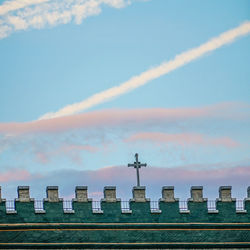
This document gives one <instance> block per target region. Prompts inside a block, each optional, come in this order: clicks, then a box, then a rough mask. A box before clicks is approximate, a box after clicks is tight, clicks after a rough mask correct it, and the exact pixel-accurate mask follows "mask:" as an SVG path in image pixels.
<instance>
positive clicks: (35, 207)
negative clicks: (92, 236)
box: [0, 186, 250, 223]
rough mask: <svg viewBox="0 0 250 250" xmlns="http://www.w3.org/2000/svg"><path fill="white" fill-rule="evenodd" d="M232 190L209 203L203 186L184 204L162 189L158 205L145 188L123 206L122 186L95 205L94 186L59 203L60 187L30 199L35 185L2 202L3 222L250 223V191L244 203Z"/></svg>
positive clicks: (170, 189)
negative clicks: (118, 194)
mask: <svg viewBox="0 0 250 250" xmlns="http://www.w3.org/2000/svg"><path fill="white" fill-rule="evenodd" d="M231 190H232V187H231V186H221V187H220V188H219V198H217V199H216V200H215V201H208V199H206V198H203V187H202V186H192V187H191V189H190V198H189V199H187V200H186V201H179V199H178V198H175V194H174V187H173V186H164V187H162V197H161V198H160V199H159V200H158V201H151V200H150V199H149V198H146V188H145V187H141V186H140V187H134V188H133V190H132V194H133V197H132V198H131V199H130V200H129V201H122V200H121V199H120V198H117V197H116V187H114V186H106V187H104V190H103V193H104V198H103V199H101V200H100V201H93V200H92V199H90V198H88V187H87V186H77V187H76V188H75V198H73V199H72V200H70V201H69V200H66V201H65V200H63V198H59V189H58V187H57V186H48V187H47V188H46V198H44V199H43V200H35V199H33V198H30V192H29V191H30V190H29V186H19V187H18V188H17V193H18V198H16V199H15V200H14V201H6V200H5V199H2V197H1V188H0V215H1V216H0V223H9V222H12V221H15V222H20V221H22V222H32V223H33V222H45V221H50V222H82V221H84V222H89V223H91V222H124V221H127V222H136V223H138V222H141V223H143V222H147V223H148V222H187V221H188V222H208V221H211V220H212V221H220V222H221V221H223V222H242V221H245V220H246V219H247V218H250V187H248V189H247V197H246V198H245V199H244V200H243V201H236V199H235V198H232V196H231Z"/></svg>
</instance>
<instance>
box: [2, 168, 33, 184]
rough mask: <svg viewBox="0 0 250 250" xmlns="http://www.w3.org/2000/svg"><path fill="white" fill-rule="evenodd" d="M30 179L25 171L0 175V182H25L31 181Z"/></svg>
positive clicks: (29, 175) (14, 171) (17, 170)
mask: <svg viewBox="0 0 250 250" xmlns="http://www.w3.org/2000/svg"><path fill="white" fill-rule="evenodd" d="M31 177H32V176H31V174H30V173H29V172H28V171H27V170H21V169H15V170H10V171H6V172H3V173H0V182H10V181H26V180H29V179H31Z"/></svg>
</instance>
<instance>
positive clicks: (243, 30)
mask: <svg viewBox="0 0 250 250" xmlns="http://www.w3.org/2000/svg"><path fill="white" fill-rule="evenodd" d="M248 33H250V22H249V21H248V22H245V23H243V24H241V25H240V26H238V27H237V28H234V29H231V30H229V31H226V32H224V33H222V34H220V35H219V36H217V37H215V38H212V39H210V40H209V41H208V42H206V43H204V44H202V45H200V46H199V47H196V48H193V49H190V50H188V51H186V52H183V53H181V54H179V55H177V56H176V57H175V58H174V59H173V60H170V61H168V62H164V63H162V64H160V65H159V66H157V67H154V68H152V69H149V70H147V71H145V72H143V73H141V74H140V75H137V76H134V77H132V78H131V79H129V80H128V81H126V82H124V83H122V84H120V85H118V86H115V87H112V88H110V89H107V90H105V91H102V92H99V93H97V94H94V95H93V96H91V97H89V98H87V99H85V100H83V101H81V102H78V103H74V104H71V105H67V106H66V107H64V108H62V109H60V110H58V111H56V112H50V113H46V114H44V115H43V116H41V117H40V118H39V119H50V118H55V117H61V116H66V115H72V114H76V113H79V112H81V111H83V110H86V109H88V108H91V107H93V106H95V105H97V104H100V103H104V102H106V101H109V100H111V99H112V98H115V97H118V96H120V95H123V94H125V93H127V92H129V91H132V90H133V89H136V88H138V87H141V86H143V85H145V84H146V83H148V82H149V81H152V80H154V79H156V78H159V77H161V76H163V75H165V74H168V73H170V72H171V71H173V70H175V69H178V68H180V67H182V66H184V65H185V64H188V63H190V62H192V61H194V60H196V59H198V58H200V57H201V56H204V55H205V54H207V53H209V52H211V51H214V50H216V49H218V48H220V47H222V46H223V45H226V44H228V43H231V42H233V41H234V40H235V39H237V38H239V37H241V36H244V35H247V34H248Z"/></svg>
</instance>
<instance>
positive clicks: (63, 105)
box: [0, 0, 250, 200]
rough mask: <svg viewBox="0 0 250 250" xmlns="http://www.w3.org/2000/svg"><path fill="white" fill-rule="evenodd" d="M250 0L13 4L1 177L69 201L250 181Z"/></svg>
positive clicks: (1, 98) (0, 9)
mask: <svg viewBox="0 0 250 250" xmlns="http://www.w3.org/2000/svg"><path fill="white" fill-rule="evenodd" d="M249 65H250V1H248V0H241V1H235V0H234V1H232V0H221V1H217V0H209V1H208V0H206V1H198V0H197V1H196V0H190V1H184V0H183V1H182V0H177V1H170V0H148V1H147V0H67V1H66V0H60V1H59V0H53V1H52V0H29V1H27V0H9V1H0V185H1V187H2V197H4V198H7V199H13V198H15V197H16V196H17V193H16V189H17V186H18V185H29V186H30V191H31V196H32V197H34V198H37V199H41V198H44V197H45V191H46V186H49V185H58V186H59V193H60V196H61V197H63V198H64V199H71V198H72V197H74V188H75V186H78V185H84V186H85V185H86V186H88V189H89V190H88V191H89V196H90V197H92V198H94V199H95V200H99V199H100V198H102V197H103V188H104V186H110V185H111V186H116V187H117V197H120V198H122V199H123V200H128V199H129V198H131V197H132V188H133V186H135V185H136V172H135V169H132V168H128V167H127V164H128V163H133V162H134V155H135V153H138V154H139V160H140V161H141V162H142V163H147V167H146V168H142V169H141V170H140V177H141V185H143V186H146V194H147V197H148V198H151V200H158V199H159V198H161V188H162V186H172V185H173V186H175V196H176V197H177V198H180V199H182V200H185V199H187V198H189V197H190V187H191V186H197V185H198V186H203V188H204V190H203V191H204V197H207V198H209V199H215V198H216V197H218V189H219V186H227V185H229V186H232V195H233V196H234V197H235V198H238V199H244V198H245V197H246V195H247V187H248V186H250V182H249V179H250V178H249V177H250V157H249V151H250V129H249V128H250V74H249Z"/></svg>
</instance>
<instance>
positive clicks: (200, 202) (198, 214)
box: [188, 186, 208, 222]
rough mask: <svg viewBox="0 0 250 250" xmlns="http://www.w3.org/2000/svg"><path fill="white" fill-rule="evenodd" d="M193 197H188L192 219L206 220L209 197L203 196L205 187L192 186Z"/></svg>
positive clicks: (191, 193) (191, 194) (195, 220)
mask: <svg viewBox="0 0 250 250" xmlns="http://www.w3.org/2000/svg"><path fill="white" fill-rule="evenodd" d="M190 196H191V198H189V199H188V210H189V211H190V216H191V218H192V221H194V222H198V221H204V220H205V218H206V215H207V213H208V208H207V198H203V187H202V186H192V187H191V189H190Z"/></svg>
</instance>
